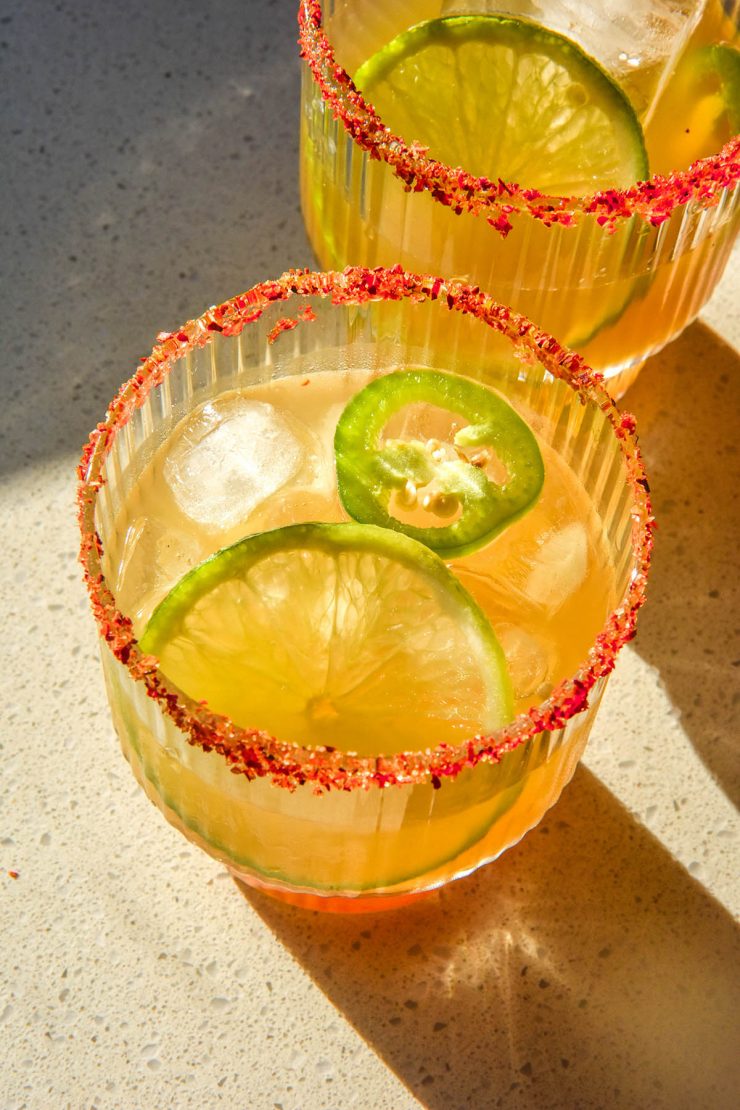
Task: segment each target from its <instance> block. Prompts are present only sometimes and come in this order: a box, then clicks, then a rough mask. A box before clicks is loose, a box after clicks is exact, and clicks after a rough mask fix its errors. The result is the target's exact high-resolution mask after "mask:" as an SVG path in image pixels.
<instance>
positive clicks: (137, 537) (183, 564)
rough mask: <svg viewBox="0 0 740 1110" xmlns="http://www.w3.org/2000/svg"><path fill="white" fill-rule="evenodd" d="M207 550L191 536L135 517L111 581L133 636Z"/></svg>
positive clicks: (129, 527)
mask: <svg viewBox="0 0 740 1110" xmlns="http://www.w3.org/2000/svg"><path fill="white" fill-rule="evenodd" d="M206 554H207V551H206V550H205V549H204V548H203V546H202V545H201V544H200V543H199V542H198V540H197V538H196V537H195V536H193V535H188V534H187V533H185V532H182V531H179V530H175V529H172V528H169V527H168V526H167V525H165V524H163V523H162V522H161V521H158V520H155V519H153V518H152V517H150V516H139V517H137V518H136V519H134V520H133V521H132V522H131V523H130V524H129V526H128V528H127V530H126V535H125V537H124V540H123V545H122V548H121V552H120V557H119V559H118V568H117V572H116V576H115V579H114V581H115V582H116V583H117V590H116V599H117V601H118V605H119V607H120V609H121V611H122V612H123V613H125V614H126V615H127V616H129V617H131V619H132V620H133V622H134V629H135V631H136V633H137V635H138V634H139V633H140V632H141V631H142V629H143V628H144V626H145V625H146V622H147V620H148V619H149V617H150V616H151V614H152V611H153V610H154V608H155V606H156V605H157V604H158V603H159V602H160V601H161V600H162V598H163V597H164V596H165V594H167V593H168V592H169V590H171V589H172V587H173V586H174V585H175V583H176V582H179V580H180V579H181V578H182V576H183V575H184V574H185V573H186V571H188V570H190V569H191V567H194V566H195V565H196V564H197V563H199V562H200V561H201V560H202V559H203V558H204V557H205V555H206Z"/></svg>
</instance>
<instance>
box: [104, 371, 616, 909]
mask: <svg viewBox="0 0 740 1110" xmlns="http://www.w3.org/2000/svg"><path fill="white" fill-rule="evenodd" d="M386 369H388V370H391V369H394V367H387V368H386ZM374 376H377V372H376V371H369V370H367V369H347V368H336V369H333V370H320V371H318V372H316V371H313V370H312V369H311V368H310V367H309V368H307V372H306V373H305V374H303V373H293V374H291V375H290V376H286V377H282V378H274V379H272V380H270V381H266V382H263V383H260V384H255V385H251V386H249V387H248V388H243V389H239V390H231V391H228V392H226V393H221V394H217V395H215V396H214V397H213V398H212V399H211V400H209V401H207V402H206V408H205V409H204V408H203V406H200V407H199V408H197V409H195V410H194V411H193V412H191V413H190V414H189V415H186V416H185V417H184V419H183V420H181V421H180V423H179V424H177V425H176V427H175V428H174V430H173V431H171V433H170V435H169V437H168V438H167V439H166V440H165V442H164V443H162V444H161V446H160V447H159V449H158V450H157V451H156V452H155V453H154V454H153V456H152V457H151V458H150V460H149V461H148V462H147V464H146V465H145V466H144V467H143V469H142V471H141V474H140V476H139V478H138V480H137V481H136V483H135V484H134V485H133V487H132V488H131V489H130V490H129V492H128V494H127V496H126V498H125V500H124V501H123V503H122V507H121V510H120V512H119V514H118V517H117V519H116V521H115V526H114V528H113V529H112V530H111V534H110V536H109V537H108V540H107V544H106V550H107V556H106V558H107V577H109V580H110V581H111V583H112V585H113V588H114V591H115V594H116V597H117V601H118V604H119V606H120V609H121V610H122V612H123V613H125V614H127V615H129V616H130V617H131V618H132V620H133V623H134V631H135V633H136V634H137V635H140V634H141V632H142V631H143V629H144V627H145V626H146V622H147V620H148V618H149V616H150V615H151V613H152V611H153V609H154V607H155V606H156V605H157V603H158V602H159V601H160V600H161V599H162V598H163V597H164V596H165V594H166V593H167V592H168V591H169V590H170V589H171V588H172V587H173V586H174V585H175V584H176V583H177V582H178V581H179V580H180V579H181V578H182V576H183V575H184V574H185V573H186V572H187V571H188V570H189V569H190V568H192V567H193V566H195V565H197V564H198V563H199V562H201V561H202V560H203V559H205V558H206V557H207V556H209V555H211V554H212V553H213V552H215V551H217V550H218V549H220V548H222V547H224V546H226V545H228V544H231V543H233V542H235V541H236V540H238V539H240V538H241V537H242V536H244V535H247V534H250V533H255V532H262V531H266V530H269V529H273V528H279V527H282V526H284V525H288V524H293V523H298V522H303V521H325V522H337V521H343V520H348V519H349V518H348V517H347V514H346V513H345V511H344V509H343V508H342V505H341V503H340V500H339V497H338V493H337V485H336V474H335V469H334V453H333V436H334V430H335V427H336V423H337V419H338V417H339V415H340V413H341V412H342V410H343V408H344V406H345V405H346V403H347V402H348V401H349V399H350V398H351V397H352V396H353V395H354V394H355V393H356V392H357V391H358V390H359V389H361V388H362V387H363V386H364V385H365V384H366V383H367V382H368V381H369V380H370V378H371V377H374ZM519 409H520V412H521V415H522V416H524V418H525V419H527V420H528V422H529V423H530V426H531V427H532V428H533V430H534V431H535V432H537V429H538V420H539V418H538V416H537V415H536V414H534V413H530V412H528V411H527V410H526V408H523V407H522V405H519ZM438 413H439V410H437V414H438ZM204 414H205V415H204ZM436 418H437V416H435V413H431V412H424V411H421V412H420V411H418V410H416V409H415V411H414V412H413V413H412V414H411V415H410V416H409V417H408V418H407V419H408V420H409V421H411V422H412V423H413V427H412V426H411V424H409V425H408V426H405V427H404V428H403V429H402V431H403V433H404V434H406V435H409V436H413V435H418V434H419V432H420V430H421V433H422V434H424V430H425V429H426V430H428V428H429V427H430V426H431V425H430V424H429V421H434V419H436ZM203 419H207V420H208V421H210V424H211V426H213V427H216V425H218V427H219V428H220V429H221V431H219V435H220V436H222V437H223V439H222V443H221V446H220V448H219V450H220V451H222V452H224V453H225V454H224V457H227V455H228V453H229V452H230V451H231V450H232V449H233V450H238V449H239V439H240V437H241V438H242V439H244V437H245V429H246V428H247V427H251V428H252V429H253V430H254V434H256V435H260V436H262V437H263V438H265V437H267V438H268V439H269V438H270V437H271V436H273V435H274V436H275V437H277V438H276V439H274V440H271V442H272V443H273V448H271V450H273V449H274V451H275V453H276V454H275V457H277V455H278V454H281V455H283V456H288V457H290V458H291V459H292V460H293V461H292V463H291V466H290V467H289V468H288V469H289V470H290V473H289V474H288V476H287V477H286V474H287V471H285V472H284V473H281V474H280V475H278V476H277V477H276V467H272V468H271V467H270V464H269V459H268V460H267V461H266V463H265V468H264V474H263V475H262V476H258V477H256V478H255V483H256V484H255V493H254V496H253V497H251V499H250V504H249V507H248V509H247V511H246V513H243V514H241V515H240V514H238V513H237V514H233V513H231V512H230V511H229V507H228V506H227V507H226V508H225V509H224V512H223V519H222V520H220V521H219V520H217V519H215V517H217V516H218V511H216V512H214V511H213V509H212V503H211V502H210V501H209V496H210V491H211V489H213V488H214V487H213V482H214V481H216V480H217V473H216V472H217V470H218V467H217V465H215V466H214V467H212V468H205V467H201V463H202V459H201V460H197V461H198V465H196V466H190V463H189V462H188V457H187V450H186V438H184V437H187V436H188V433H189V430H192V428H193V427H194V426H195V424H197V422H198V421H199V420H200V421H202V420H203ZM230 420H234V421H236V422H235V424H234V425H233V427H234V431H233V437H232V438H230V436H231V435H232V433H231V432H230V430H229V427H228V425H229V421H230ZM245 421H246V424H245ZM250 421H252V423H251V424H250V423H249V422H250ZM255 421H256V423H255ZM397 432H398V429H397V430H396V434H397ZM281 436H282V437H283V439H284V442H283V443H281V442H280V437H281ZM242 446H243V444H242ZM540 447H541V451H542V454H543V459H544V463H545V475H546V476H545V483H544V487H543V489H542V493H541V495H540V497H539V500H538V501H537V503H536V504H535V506H534V507H533V508H532V509H531V510H530V511H529V512H528V513H527V514H526V515H525V516H523V517H522V518H521V519H520V520H519V521H517V522H515V523H514V524H512V525H510V526H509V527H508V528H506V529H505V530H504V531H503V532H502V533H501V534H500V535H499V536H497V537H496V538H495V539H494V540H493V541H491V542H490V543H488V545H487V546H485V547H484V548H483V549H482V550H479V551H477V552H476V553H474V554H472V555H468V556H466V557H464V558H460V559H458V560H455V561H453V562H451V563H449V564H448V565H449V566H451V568H452V570H453V571H454V573H455V574H456V575H458V577H459V578H460V580H461V581H462V583H463V584H464V586H465V587H466V589H467V590H468V591H469V593H471V594H472V595H473V597H474V598H475V599H476V601H477V602H478V603H479V605H480V606H481V607H482V608H483V610H484V612H485V613H486V615H487V617H488V619H489V621H490V622H491V624H492V626H493V628H494V630H495V632H496V634H497V636H498V638H499V641H500V643H501V646H502V648H503V650H504V652H505V654H506V657H507V664H508V668H509V672H510V675H511V679H512V683H513V687H514V695H515V712H517V713H519V712H521V711H523V710H525V709H527V708H529V707H530V706H532V705H535V704H538V703H539V702H541V701H542V700H543V699H544V698H546V697H547V696H548V695H549V693H550V692H551V690H552V689H553V686H554V685H556V684H557V683H558V682H559V681H560V680H562V679H563V678H565V677H566V676H568V675H570V674H573V673H574V672H575V671H576V670H577V668H578V667H579V665H580V664H581V663H582V662H583V660H584V658H585V656H586V654H587V652H588V650H589V647H590V646H591V644H592V643H593V641H594V638H595V637H596V635H597V633H598V632H599V631H600V629H601V628H602V627H603V625H604V622H605V619H606V617H607V614H608V613H609V611H610V609H611V607H612V606H613V605H614V603H615V599H616V595H615V571H614V567H613V565H612V562H611V558H610V555H609V553H608V546H607V542H606V538H605V535H604V525H603V523H602V521H601V519H600V517H599V516H598V514H597V513H596V512H595V510H594V508H593V506H592V503H591V500H590V498H589V495H588V494H587V492H586V491H585V489H584V487H583V485H582V483H581V481H580V479H579V478H578V477H577V476H576V475H575V474H574V473H573V471H572V470H571V469H570V468H569V466H568V465H567V464H566V463H565V461H564V460H563V459H562V458H561V457H560V455H559V454H558V452H557V451H556V450H554V449H553V448H552V447H551V446H549V445H548V444H547V443H545V442H543V441H542V440H540ZM199 467H201V468H200V471H199ZM199 473H200V478H199ZM186 481H187V482H190V483H191V485H192V488H185V487H184V485H183V483H184V482H186ZM199 481H201V482H202V488H200V489H199V488H198V484H199ZM262 483H264V485H262ZM211 500H212V499H211ZM296 607H297V608H298V607H300V597H297V598H296ZM104 666H105V669H106V675H107V680H108V686H109V693H110V700H111V705H112V709H113V714H114V718H115V721H116V725H117V729H118V732H119V735H120V737H121V740H122V743H123V746H124V750H125V753H126V755H127V757H128V759H129V760H130V762H131V764H132V766H133V768H134V770H135V772H136V774H137V777H138V778H139V780H140V782H141V783H142V784H143V786H144V787H145V789H146V790H147V792H148V793H149V794H150V795H151V796H152V797H153V798H155V799H156V800H157V804H158V805H160V807H161V808H163V809H164V810H165V812H166V814H167V816H168V818H169V820H171V821H172V822H173V823H174V824H176V825H178V826H179V827H180V828H182V829H183V831H185V832H186V835H187V836H188V837H189V838H190V839H195V840H196V841H197V842H199V843H200V844H201V845H202V846H203V847H205V848H206V849H207V850H208V851H210V852H211V853H212V854H215V855H216V856H218V857H220V858H223V859H224V860H225V861H226V862H227V863H228V865H229V867H230V868H231V869H232V871H233V872H234V873H235V874H236V875H238V876H239V875H241V876H242V877H244V878H246V879H248V880H249V881H250V882H252V883H255V884H256V885H260V882H261V881H264V882H265V884H268V885H273V884H275V883H276V884H277V885H278V886H280V885H281V884H282V885H284V887H285V889H286V891H288V894H289V896H290V893H289V892H290V890H297V891H298V892H299V893H298V895H296V896H295V897H297V898H298V900H300V901H302V902H303V903H304V904H311V899H312V894H311V893H310V892H315V894H316V895H321V896H322V904H323V907H324V908H327V907H328V908H331V897H330V896H331V893H332V890H337V889H338V890H343V891H345V892H346V891H352V892H353V893H354V894H355V895H357V896H358V897H356V898H355V899H354V900H348V899H346V898H345V899H344V900H343V908H348V902H351V903H352V906H351V908H354V909H361V908H363V906H364V905H365V902H364V900H363V898H362V892H363V891H365V890H373V891H376V892H377V891H378V890H391V891H392V892H393V893H394V894H396V895H397V896H398V897H399V898H401V899H403V897H404V892H408V891H413V890H415V889H417V888H421V889H428V888H431V887H434V886H436V885H439V884H440V883H441V882H443V881H445V880H446V879H447V878H450V877H452V876H457V875H460V874H464V873H465V872H466V870H470V869H472V867H474V866H477V865H478V863H480V862H481V860H485V859H493V858H495V857H496V856H497V855H498V854H499V853H500V852H501V851H502V850H504V849H505V848H506V847H508V846H509V845H510V844H512V843H515V842H516V841H517V840H518V839H519V838H520V837H521V836H523V835H524V833H525V832H526V831H527V830H528V829H529V828H530V827H531V826H532V825H533V824H534V823H535V822H536V821H537V820H538V819H539V816H540V815H541V813H542V812H543V809H545V808H547V807H548V806H549V805H551V804H552V803H553V802H554V801H555V800H556V799H557V797H558V795H559V793H560V791H561V789H562V787H563V784H564V783H566V782H567V781H568V779H569V778H570V776H571V774H572V772H573V768H574V766H575V763H576V762H577V760H578V758H579V756H580V754H581V752H582V750H583V746H584V745H585V741H586V733H587V728H585V729H583V730H581V731H582V735H581V732H579V729H578V728H576V730H575V733H574V735H573V737H572V738H571V740H570V741H569V742H568V743H566V744H563V745H562V746H561V747H560V748H559V749H558V750H556V751H554V752H551V751H549V750H548V738H547V734H544V735H543V736H542V737H539V738H538V739H537V740H535V741H534V742H533V743H532V744H528V745H525V746H523V747H522V748H519V749H516V750H514V751H512V752H510V753H509V754H507V755H505V756H504V757H503V759H502V760H501V763H500V764H488V763H481V764H479V765H478V766H476V767H474V768H469V769H467V770H464V771H463V772H461V773H460V774H459V775H458V776H457V777H456V778H455V779H454V780H453V781H449V782H445V783H444V784H443V787H442V789H441V790H435V789H434V787H433V785H432V784H430V783H428V782H427V783H422V784H420V785H414V786H395V787H393V788H391V789H388V790H385V791H382V790H378V789H375V790H354V791H351V792H349V793H343V792H342V791H332V792H329V793H328V794H325V795H322V796H321V797H320V798H317V797H316V796H315V795H314V794H313V793H312V792H311V790H310V788H308V787H306V788H305V791H304V794H303V795H301V792H300V790H299V791H296V792H289V791H287V790H284V789H281V788H280V787H278V786H275V785H273V784H272V783H271V782H270V781H269V780H268V779H255V780H253V781H248V780H247V779H246V778H244V777H243V776H241V775H234V774H231V773H230V772H229V768H228V765H227V764H226V763H225V761H223V760H222V759H220V758H219V757H218V756H217V755H216V754H215V753H206V752H203V751H201V750H199V749H198V748H195V747H191V746H188V745H187V744H186V743H184V742H183V744H182V745H181V746H180V747H179V748H178V750H175V749H174V748H172V747H171V746H168V744H167V743H164V744H163V743H162V737H161V736H160V735H159V729H158V726H157V719H156V717H154V716H151V715H150V716H149V718H147V714H146V711H145V710H141V709H137V707H136V706H135V705H134V704H133V703H131V702H130V701H129V699H128V697H127V694H126V691H125V690H124V689H123V688H122V687H120V685H119V676H118V669H117V664H115V662H114V661H113V659H112V656H110V653H108V652H104ZM240 723H242V724H246V723H248V722H240ZM273 731H274V732H275V733H276V734H277V735H278V736H280V721H279V710H276V721H275V725H274V730H273ZM281 738H283V739H290V737H287V736H286V737H281ZM358 754H361V755H377V754H380V753H379V752H378V751H365V752H359V753H358ZM410 861H411V862H410ZM300 892H302V893H300ZM327 896H329V897H328V900H327Z"/></svg>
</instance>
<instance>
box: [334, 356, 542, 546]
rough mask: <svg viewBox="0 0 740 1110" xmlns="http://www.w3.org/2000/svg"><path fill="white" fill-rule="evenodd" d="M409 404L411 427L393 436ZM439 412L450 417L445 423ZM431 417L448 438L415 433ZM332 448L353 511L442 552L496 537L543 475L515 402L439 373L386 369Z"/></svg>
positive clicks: (356, 403)
mask: <svg viewBox="0 0 740 1110" xmlns="http://www.w3.org/2000/svg"><path fill="white" fill-rule="evenodd" d="M403 410H409V412H410V417H411V428H412V434H411V435H408V434H406V435H405V436H404V435H403V434H402V436H401V437H398V436H396V437H389V436H388V435H387V432H388V430H389V429H390V428H392V427H393V420H394V418H396V417H397V416H398V414H400V413H401V412H402V411H403ZM441 415H444V416H446V418H447V419H446V420H445V421H443V422H442V423H439V417H440V416H441ZM435 417H436V418H437V421H438V423H437V430H439V432H440V436H441V437H442V438H440V437H437V436H432V437H427V438H419V437H418V435H414V434H413V431H414V430H415V431H417V432H418V431H419V430H423V429H424V427H425V420H426V427H427V428H430V427H433V426H434V425H433V424H432V423H431V422H432V421H433V420H434V418H435ZM406 427H408V421H407V422H406ZM400 431H401V432H402V433H403V432H404V431H405V427H404V424H403V423H401V425H400ZM334 452H335V456H336V463H337V482H338V486H339V495H340V497H341V500H342V504H343V505H344V507H345V509H346V510H347V512H348V513H349V514H350V516H352V517H354V518H355V520H360V521H362V522H364V523H366V524H375V525H379V526H381V527H383V528H392V529H394V530H395V531H398V532H402V533H403V534H405V535H407V536H411V537H412V538H413V539H415V540H418V541H419V542H420V543H423V544H426V545H427V547H431V548H432V550H434V551H436V552H438V554H440V555H442V556H443V557H444V558H456V557H459V556H461V555H465V554H469V553H470V552H472V551H475V550H477V549H478V548H479V547H482V546H483V545H484V544H485V543H487V542H488V541H489V540H491V539H492V538H493V537H494V536H495V535H497V534H498V533H499V532H501V531H502V529H503V528H505V527H506V526H507V525H508V524H510V523H511V522H512V521H514V520H516V519H517V517H520V516H521V515H522V514H523V513H524V512H526V511H527V510H528V509H529V508H531V506H532V505H533V504H534V502H535V501H536V500H537V497H538V496H539V493H540V490H541V489H542V483H543V480H544V466H543V462H542V455H541V454H540V449H539V447H538V446H537V440H536V439H535V437H534V434H533V433H532V431H531V430H530V428H529V427H528V426H527V424H526V423H525V422H524V421H523V420H522V418H521V417H520V416H519V415H518V414H517V413H516V412H515V411H514V409H513V408H512V407H511V406H510V405H509V404H507V403H506V401H504V399H503V398H502V397H500V396H499V395H498V394H497V393H494V392H493V391H492V390H490V389H487V388H486V387H485V386H483V385H479V384H478V383H477V382H474V381H471V380H470V379H468V378H461V377H458V376H456V375H453V374H443V373H440V372H439V371H436V370H411V371H404V372H398V373H392V374H385V375H384V376H383V377H381V378H376V379H375V381H372V382H370V384H369V385H367V386H365V388H364V389H362V390H360V392H359V393H357V394H355V396H354V397H353V398H352V400H351V401H350V402H349V404H348V405H347V407H346V408H345V409H344V411H343V413H342V415H341V416H340V418H339V422H338V424H337V430H336V434H335V437H334Z"/></svg>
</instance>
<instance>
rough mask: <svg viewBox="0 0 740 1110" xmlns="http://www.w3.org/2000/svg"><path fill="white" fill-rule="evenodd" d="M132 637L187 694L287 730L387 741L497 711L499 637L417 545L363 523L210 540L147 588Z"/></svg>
mask: <svg viewBox="0 0 740 1110" xmlns="http://www.w3.org/2000/svg"><path fill="white" fill-rule="evenodd" d="M141 647H142V650H144V651H145V652H147V653H151V654H153V655H156V656H158V657H159V660H160V664H161V669H162V671H163V673H164V674H166V675H167V676H168V678H169V679H170V680H171V681H172V682H174V683H175V684H176V685H177V686H179V687H180V688H181V689H182V690H183V691H185V693H187V694H188V695H190V696H191V697H192V698H195V699H197V700H205V701H206V702H207V703H208V705H209V707H210V708H211V709H214V710H216V711H218V712H220V713H224V714H226V715H227V716H229V717H231V719H232V720H234V721H235V722H236V723H237V724H240V725H243V726H245V727H254V728H260V729H265V730H268V731H269V732H271V733H273V734H275V735H277V736H278V737H280V738H281V739H284V740H290V741H293V742H296V743H301V744H307V745H331V746H332V747H336V748H340V749H342V750H344V751H353V752H357V753H359V754H362V755H378V754H387V755H390V754H393V753H396V752H399V751H403V750H406V749H418V748H427V747H429V746H432V745H436V744H439V743H442V742H447V743H454V742H455V741H464V740H465V739H467V738H468V737H470V736H472V735H474V734H476V733H478V732H481V731H484V732H488V731H490V730H492V729H495V728H497V727H499V726H500V725H502V724H503V723H505V722H506V721H508V720H509V719H510V718H511V715H512V693H511V688H510V683H509V677H508V673H507V670H506V663H505V660H504V656H503V653H502V651H501V648H500V647H499V644H498V641H497V640H496V637H495V635H494V633H493V630H492V629H491V626H490V624H489V623H488V621H487V620H486V618H485V616H484V614H483V613H482V611H481V610H480V609H479V608H478V606H477V605H476V603H475V602H474V601H473V599H472V598H471V597H470V595H469V594H468V593H467V592H466V591H465V589H464V588H463V587H462V586H461V585H460V583H459V582H458V581H457V579H456V578H455V577H454V576H453V575H452V573H451V572H450V571H448V570H447V568H446V567H445V565H444V564H443V563H442V562H441V560H440V559H439V558H438V557H437V556H436V555H434V554H433V553H432V552H431V551H429V550H428V549H427V548H426V547H423V546H422V545H421V544H419V543H416V542H415V541H414V540H412V539H409V538H408V537H406V536H402V535H398V534H396V533H393V532H390V531H388V530H385V529H380V528H374V527H368V526H364V525H357V524H298V525H292V526H290V527H287V528H279V529H276V530H275V531H272V532H264V533H262V534H260V535H256V536H249V537H247V538H246V539H244V540H241V541H240V542H239V543H237V544H234V545H233V546H232V547H228V548H225V549H224V550H222V551H220V552H218V553H217V554H216V555H214V556H212V557H211V558H210V559H207V560H206V561H205V562H204V563H201V565H200V566H198V567H196V568H195V569H194V570H192V571H191V572H190V573H189V574H187V575H186V576H185V577H184V578H183V579H182V581H181V582H180V583H179V584H178V585H177V586H175V588H174V589H173V590H172V591H171V593H170V594H168V596H167V597H166V598H165V599H164V601H163V602H161V604H160V605H159V606H158V608H157V609H156V610H155V612H154V614H153V615H152V618H151V620H150V622H149V624H148V626H147V628H146V631H145V633H144V636H143V638H142V640H141Z"/></svg>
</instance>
